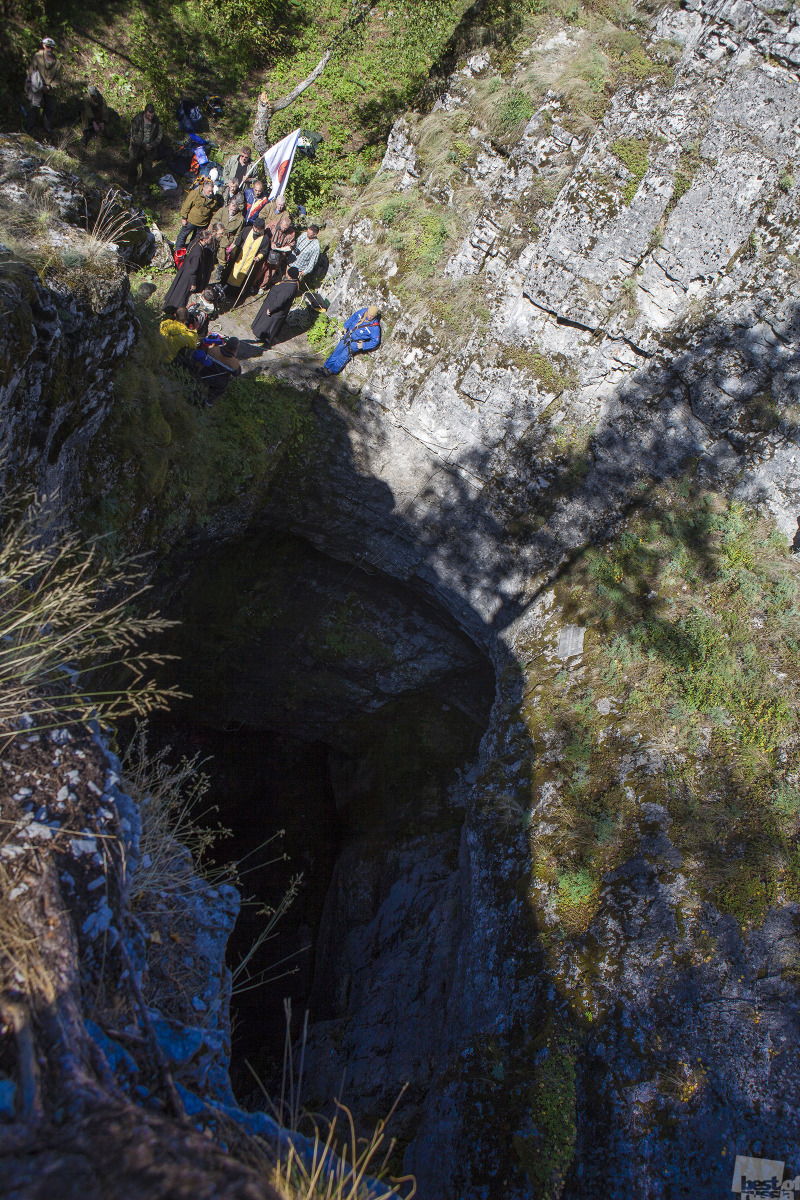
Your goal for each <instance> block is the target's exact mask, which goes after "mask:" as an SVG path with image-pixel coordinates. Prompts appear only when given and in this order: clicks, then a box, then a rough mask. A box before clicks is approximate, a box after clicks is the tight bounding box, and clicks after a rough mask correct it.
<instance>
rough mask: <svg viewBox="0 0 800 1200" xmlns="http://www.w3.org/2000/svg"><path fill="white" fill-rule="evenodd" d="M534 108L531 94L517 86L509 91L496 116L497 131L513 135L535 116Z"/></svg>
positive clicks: (505, 134) (507, 135)
mask: <svg viewBox="0 0 800 1200" xmlns="http://www.w3.org/2000/svg"><path fill="white" fill-rule="evenodd" d="M533 113H534V108H533V104H532V103H531V99H530V96H528V95H527V93H526V92H523V91H521V90H520V89H519V88H515V89H514V90H513V91H511V92H509V93H508V95H507V96H506V98H505V100H504V101H503V103H502V104H501V105H500V108H499V109H498V111H497V114H496V117H495V122H494V126H495V131H496V132H497V133H498V134H501V135H504V136H506V137H513V136H514V135H516V134H517V133H518V131H519V130H520V129H521V127H522V126H523V125H525V124H527V122H528V121H530V119H531V117H532V116H533Z"/></svg>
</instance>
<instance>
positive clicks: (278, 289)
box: [250, 267, 300, 350]
mask: <svg viewBox="0 0 800 1200" xmlns="http://www.w3.org/2000/svg"><path fill="white" fill-rule="evenodd" d="M299 291H300V272H299V271H298V269H297V267H289V270H288V271H287V272H286V278H285V279H284V280H283V282H282V283H276V284H275V286H274V287H271V288H270V289H269V291H268V292H267V295H266V298H265V300H264V303H263V304H262V305H261V308H260V309H259V310H258V314H257V316H256V318H255V320H254V321H253V324H252V325H251V326H250V328H251V329H252V331H253V336H254V337H255V338H256V339H257V340H258V341H259V342H261V343H262V345H263V346H264V348H265V349H266V350H271V349H272V346H273V344H274V342H275V339H276V337H277V336H278V334H279V333H280V331H281V330H282V329H283V326H284V322H285V321H286V318H287V317H288V315H289V309H290V308H291V307H292V304H293V303H294V298H295V296H296V295H297V293H298V292H299Z"/></svg>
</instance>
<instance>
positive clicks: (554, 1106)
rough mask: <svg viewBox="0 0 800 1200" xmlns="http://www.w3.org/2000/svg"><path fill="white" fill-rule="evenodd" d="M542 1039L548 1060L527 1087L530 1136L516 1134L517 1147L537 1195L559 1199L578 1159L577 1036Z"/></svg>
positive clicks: (560, 1034) (559, 1034)
mask: <svg viewBox="0 0 800 1200" xmlns="http://www.w3.org/2000/svg"><path fill="white" fill-rule="evenodd" d="M542 1040H543V1045H542V1047H541V1049H542V1050H543V1051H544V1055H543V1057H542V1061H541V1062H540V1063H539V1065H538V1066H536V1067H534V1068H532V1069H531V1072H530V1074H531V1082H530V1085H529V1087H528V1106H529V1107H528V1121H527V1122H526V1124H527V1125H528V1127H529V1130H530V1132H527V1131H526V1132H523V1133H516V1134H515V1135H514V1139H513V1145H514V1153H515V1155H516V1157H517V1159H518V1161H519V1162H520V1164H521V1165H522V1166H523V1167H524V1168H525V1171H526V1174H527V1176H528V1180H529V1183H530V1186H531V1188H532V1190H533V1192H534V1194H535V1195H536V1196H540V1197H542V1200H557V1198H558V1197H559V1196H561V1195H563V1189H564V1183H565V1180H566V1177H567V1174H568V1172H569V1169H570V1166H571V1165H572V1161H573V1158H574V1156H575V1139H576V1136H577V1118H576V1109H575V1078H576V1073H575V1063H576V1059H577V1051H578V1045H577V1039H576V1037H575V1035H574V1034H572V1033H568V1032H566V1031H563V1032H562V1031H558V1032H557V1031H556V1030H555V1029H550V1030H548V1035H547V1036H546V1037H545V1038H544V1039H542Z"/></svg>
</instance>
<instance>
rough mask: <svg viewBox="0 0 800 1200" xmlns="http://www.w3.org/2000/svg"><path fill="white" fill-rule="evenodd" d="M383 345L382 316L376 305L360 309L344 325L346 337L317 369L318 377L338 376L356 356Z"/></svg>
mask: <svg viewBox="0 0 800 1200" xmlns="http://www.w3.org/2000/svg"><path fill="white" fill-rule="evenodd" d="M380 344H381V314H380V313H379V312H378V309H377V308H376V307H375V305H374V304H370V306H369V308H360V309H359V310H358V312H354V313H353V315H352V317H348V318H347V320H346V321H345V323H344V337H343V338H341V340H340V341H338V342H337V343H336V345H335V346H334V348H333V352H332V353H331V354H330V355H329V356H328V358H326V359H325V362H324V363H323V365H322V366H321V367H318V368H317V374H318V375H338V374H339V372H340V371H341V370H342V369H343V368H344V367H346V366H347V364H348V363H349V362H350V360H351V358H352V357H353V355H354V354H364V353H365V351H367V350H376V349H377V348H378V346H380Z"/></svg>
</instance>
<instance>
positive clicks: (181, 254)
mask: <svg viewBox="0 0 800 1200" xmlns="http://www.w3.org/2000/svg"><path fill="white" fill-rule="evenodd" d="M185 258H186V247H185V246H181V248H180V250H176V251H175V252H174V253H173V255H172V259H173V261H174V263H175V266H176V267H177V268H178V270H179V271H180V269H181V267H182V266H183V260H184V259H185Z"/></svg>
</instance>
